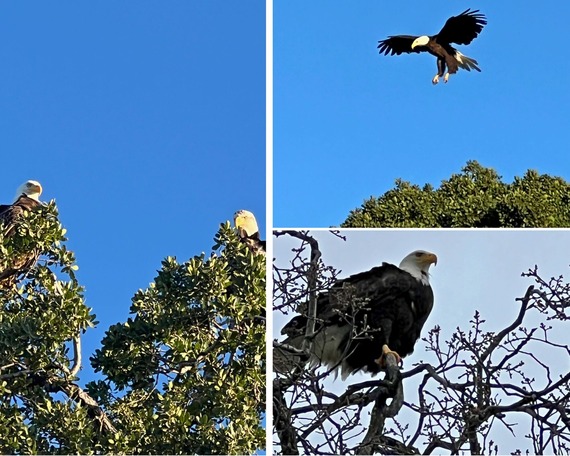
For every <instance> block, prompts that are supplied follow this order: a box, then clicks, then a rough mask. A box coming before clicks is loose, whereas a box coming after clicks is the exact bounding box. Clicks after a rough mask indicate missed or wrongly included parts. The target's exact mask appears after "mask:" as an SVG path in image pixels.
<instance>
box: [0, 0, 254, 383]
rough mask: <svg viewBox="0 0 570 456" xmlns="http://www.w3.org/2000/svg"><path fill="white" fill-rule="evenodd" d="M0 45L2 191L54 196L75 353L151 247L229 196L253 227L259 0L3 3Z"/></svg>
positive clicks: (188, 229) (195, 231) (1, 194)
mask: <svg viewBox="0 0 570 456" xmlns="http://www.w3.org/2000/svg"><path fill="white" fill-rule="evenodd" d="M0 43H2V44H1V45H0V109H1V111H2V120H1V121H0V153H1V157H2V170H1V171H2V182H1V186H0V203H3V204H4V203H8V202H11V201H12V199H13V197H14V193H15V190H16V188H17V187H18V186H19V185H20V184H21V183H22V182H24V181H26V180H28V179H35V180H38V181H40V182H41V183H42V184H43V186H44V194H43V196H42V200H44V201H48V200H50V199H52V198H55V199H56V202H57V204H58V207H59V210H60V219H61V222H62V223H63V225H64V226H65V227H66V228H67V230H68V238H69V242H68V247H69V248H70V249H71V250H73V251H74V252H75V253H76V256H77V261H78V264H79V267H80V269H79V271H78V279H79V281H80V282H81V284H83V285H84V286H85V288H86V292H85V296H86V302H87V305H88V306H90V307H92V308H93V309H94V312H95V313H96V314H97V318H98V320H99V321H100V322H101V323H100V325H99V327H98V328H97V329H96V330H91V331H89V332H88V333H87V334H86V335H85V337H84V339H83V340H84V346H83V351H84V357H85V358H84V359H85V360H87V359H88V356H89V355H91V354H92V352H93V350H94V349H95V348H96V347H98V346H99V342H100V340H101V338H102V337H103V334H104V331H105V330H106V329H107V328H108V327H109V325H110V324H114V323H117V322H122V321H125V319H126V318H127V316H128V309H129V306H130V299H131V297H132V295H133V294H134V293H135V292H136V290H137V289H139V288H145V287H147V286H148V284H149V282H151V281H152V280H153V278H154V277H155V276H156V270H157V269H159V268H160V261H161V260H162V259H163V258H164V257H166V256H168V255H171V256H176V257H177V258H178V259H179V260H180V261H184V260H186V259H188V258H190V257H191V256H194V255H196V254H200V253H201V252H203V251H204V252H206V253H209V252H210V248H211V246H212V245H213V236H214V235H215V233H216V231H217V230H218V227H219V224H220V223H222V222H224V221H226V220H231V219H232V218H233V213H234V212H235V211H236V210H238V209H242V208H243V209H249V210H251V211H253V212H254V213H255V214H256V216H257V218H258V221H259V223H260V228H261V230H265V2H264V1H263V0H251V1H248V2H226V1H224V2H222V1H216V0H212V1H207V2H206V1H185V0H172V1H168V2H158V1H146V0H140V1H137V2H132V1H130V2H111V1H106V2H72V1H58V2H43V1H28V2H2V3H1V4H0ZM90 371H91V368H90V365H89V363H88V362H87V363H86V364H85V365H84V371H83V374H81V375H82V378H83V379H85V378H86V377H87V378H88V377H89V372H90Z"/></svg>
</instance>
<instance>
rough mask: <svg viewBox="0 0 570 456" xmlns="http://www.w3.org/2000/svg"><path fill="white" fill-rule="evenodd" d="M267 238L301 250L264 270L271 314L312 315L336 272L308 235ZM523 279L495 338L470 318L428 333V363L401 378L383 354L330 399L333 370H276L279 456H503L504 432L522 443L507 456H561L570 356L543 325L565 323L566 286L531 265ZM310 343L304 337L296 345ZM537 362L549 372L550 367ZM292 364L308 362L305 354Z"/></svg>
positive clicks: (567, 434)
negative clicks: (363, 376)
mask: <svg viewBox="0 0 570 456" xmlns="http://www.w3.org/2000/svg"><path fill="white" fill-rule="evenodd" d="M341 233H342V232H341ZM275 235H276V236H283V235H290V236H293V237H295V238H297V239H299V244H298V245H297V246H296V247H295V248H294V249H293V253H292V255H291V258H290V260H289V265H288V266H282V267H277V266H274V308H275V310H276V311H277V312H291V311H294V312H299V311H300V310H301V311H304V312H307V315H308V316H310V315H311V300H312V299H313V298H314V297H315V296H316V295H317V294H318V293H319V292H322V291H325V290H327V289H328V288H329V287H330V285H331V283H332V282H334V281H335V279H336V275H337V273H336V271H335V269H334V268H331V267H330V266H325V265H324V264H323V262H322V260H321V252H320V250H319V244H318V242H317V240H316V239H315V238H314V237H313V236H311V235H310V234H309V233H308V232H295V231H276V232H275ZM337 235H339V236H340V234H339V233H337ZM523 276H525V277H528V278H529V280H531V281H533V282H534V283H533V284H532V285H530V286H528V288H527V289H526V290H521V296H520V297H518V298H516V301H517V302H518V311H517V312H514V314H513V316H512V321H511V323H510V324H508V325H507V326H506V327H504V328H502V329H501V330H499V331H492V330H489V329H488V328H487V324H486V321H485V319H484V317H483V316H482V315H481V314H480V313H479V312H477V311H475V312H474V316H473V318H472V319H471V321H469V322H468V323H466V325H465V326H466V328H457V329H456V330H455V331H454V332H452V333H447V334H446V331H445V330H444V329H442V328H440V327H439V326H435V327H434V328H433V329H431V331H428V332H427V333H426V334H427V335H426V337H424V338H423V339H422V341H423V343H424V344H425V346H426V349H427V350H428V351H431V352H433V353H434V355H435V359H436V360H437V363H434V364H429V363H424V362H420V363H417V364H416V365H414V366H412V367H411V368H409V369H407V370H404V371H402V370H400V368H399V367H398V365H397V364H396V360H395V358H394V357H393V356H388V365H387V367H386V370H385V373H384V375H383V377H382V378H380V379H376V378H372V377H371V378H370V379H369V380H366V381H361V382H358V383H354V384H350V385H348V386H346V388H345V389H343V390H341V391H340V392H339V391H338V390H336V391H335V390H334V389H333V388H332V385H333V383H332V380H333V377H334V376H335V374H334V372H331V371H330V370H327V369H324V368H322V367H321V366H319V365H310V364H308V363H304V364H303V363H300V364H299V366H298V367H296V368H294V369H293V370H291V371H289V372H285V373H279V372H277V373H276V377H275V379H274V382H273V395H274V397H273V413H274V431H275V444H276V446H277V447H278V448H279V449H280V450H281V452H282V453H283V454H300V453H306V454H331V453H332V454H373V453H378V454H431V453H434V452H441V451H446V452H449V453H451V454H459V453H460V452H468V453H470V454H482V453H485V452H488V453H495V454H497V453H498V452H499V451H500V452H501V453H503V454H504V453H505V448H504V444H501V441H500V440H501V438H500V437H497V436H498V435H499V434H500V433H501V432H508V433H509V434H511V435H514V436H516V437H518V438H519V439H520V440H519V441H518V442H517V445H518V444H520V446H519V447H517V448H513V449H512V450H513V452H512V454H522V452H524V449H525V447H526V449H527V451H530V452H532V453H534V454H542V453H552V454H561V453H568V451H569V450H570V373H569V372H568V369H567V368H566V369H564V367H563V366H568V362H569V361H570V347H569V346H568V345H567V344H565V343H564V342H566V341H556V340H555V339H554V337H553V335H552V325H553V323H555V322H558V323H560V324H561V323H564V322H566V321H567V320H568V319H569V318H570V315H569V311H570V284H568V283H565V282H564V281H563V278H562V277H557V278H551V279H549V280H545V279H544V278H542V277H541V276H540V273H539V269H538V268H537V267H534V268H532V269H529V270H528V271H527V272H525V273H524V274H523ZM307 301H308V305H306V303H307ZM345 304H346V303H344V304H343V305H340V304H339V309H340V308H346V307H343V306H344V305H345ZM339 311H340V310H339ZM346 318H347V319H348V320H349V319H350V316H349V315H346ZM311 337H312V336H311V328H308V329H307V339H306V344H310V343H311V342H310V340H311ZM418 343H419V342H418ZM279 350H290V347H284V346H283V345H282V344H280V343H279V342H274V352H278V351H279ZM542 354H548V356H549V357H550V358H551V359H556V360H558V361H559V366H555V365H553V364H550V365H549V364H548V363H547V362H546V361H545V360H544V359H543V356H542ZM296 355H297V356H298V359H301V360H307V359H309V350H308V349H305V350H300V351H299V352H298V353H296ZM544 358H546V356H545V357H544ZM557 371H560V372H557ZM411 385H413V387H412V386H411ZM404 392H405V395H404ZM408 395H409V396H410V397H409V398H408V397H407V396H408Z"/></svg>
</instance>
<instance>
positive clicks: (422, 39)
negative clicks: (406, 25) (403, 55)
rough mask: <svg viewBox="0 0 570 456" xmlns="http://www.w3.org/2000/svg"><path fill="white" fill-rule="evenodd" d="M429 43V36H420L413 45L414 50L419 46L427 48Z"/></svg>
mask: <svg viewBox="0 0 570 456" xmlns="http://www.w3.org/2000/svg"><path fill="white" fill-rule="evenodd" d="M428 43H429V36H427V35H424V36H418V37H417V38H416V39H415V40H414V42H413V43H412V49H414V48H416V47H418V46H427V44H428Z"/></svg>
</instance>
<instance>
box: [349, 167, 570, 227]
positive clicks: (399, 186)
mask: <svg viewBox="0 0 570 456" xmlns="http://www.w3.org/2000/svg"><path fill="white" fill-rule="evenodd" d="M341 226H342V227H344V228H356V227H362V228H378V227H409V228H431V227H475V228H477V227H489V228H493V227H513V228H523V227H527V228H540V227H542V228H549V227H570V184H569V183H567V182H565V181H564V180H563V179H561V178H559V177H552V176H549V175H546V174H542V175H541V174H538V173H537V172H536V171H533V170H528V171H527V172H526V174H525V175H524V176H523V177H515V179H514V181H513V182H512V183H510V184H509V183H505V182H503V181H502V180H501V177H500V176H499V175H498V174H497V173H496V171H495V170H493V169H492V168H485V167H483V166H481V165H480V164H478V163H477V162H476V161H470V162H468V163H467V165H466V166H465V167H464V168H463V170H462V173H460V174H454V175H452V176H451V177H450V178H449V179H448V180H444V181H443V182H442V183H441V186H440V187H439V188H437V189H434V188H433V187H432V186H431V185H429V184H428V185H425V186H424V187H423V188H420V187H419V186H418V185H415V184H411V183H410V182H405V181H402V180H397V181H396V187H395V188H394V189H392V190H389V191H387V192H386V193H385V194H384V195H382V196H380V197H378V198H370V199H369V200H367V201H365V202H364V204H363V205H362V206H361V207H360V208H358V209H355V210H353V211H351V213H350V214H349V216H348V218H347V219H346V220H345V221H344V222H343V223H342V225H341Z"/></svg>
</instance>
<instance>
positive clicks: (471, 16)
mask: <svg viewBox="0 0 570 456" xmlns="http://www.w3.org/2000/svg"><path fill="white" fill-rule="evenodd" d="M486 24H487V18H486V17H485V15H484V14H479V10H474V11H471V10H470V9H467V10H465V11H463V12H462V13H461V14H460V15H459V16H452V17H450V18H449V19H448V20H447V22H446V23H445V25H444V26H443V28H442V29H441V30H440V32H439V33H438V34H437V36H436V37H435V38H436V40H437V42H438V43H440V44H441V43H456V44H469V43H471V41H473V40H474V39H475V38H476V37H477V35H479V33H480V32H481V30H483V27H484V26H485V25H486Z"/></svg>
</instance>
